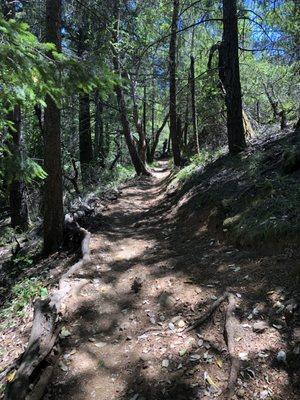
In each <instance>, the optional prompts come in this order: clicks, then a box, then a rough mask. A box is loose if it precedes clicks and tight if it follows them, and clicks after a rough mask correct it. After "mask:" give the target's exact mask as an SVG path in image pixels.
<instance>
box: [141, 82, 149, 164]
mask: <svg viewBox="0 0 300 400" xmlns="http://www.w3.org/2000/svg"><path fill="white" fill-rule="evenodd" d="M146 101H147V89H146V86H144V100H143V141H142V142H140V157H141V160H142V161H143V163H144V164H146V151H147V103H146Z"/></svg>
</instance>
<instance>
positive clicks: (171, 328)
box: [168, 322, 175, 331]
mask: <svg viewBox="0 0 300 400" xmlns="http://www.w3.org/2000/svg"><path fill="white" fill-rule="evenodd" d="M168 327H169V329H170V330H171V331H174V330H175V325H174V324H173V322H170V323H169V325H168Z"/></svg>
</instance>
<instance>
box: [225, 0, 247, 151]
mask: <svg viewBox="0 0 300 400" xmlns="http://www.w3.org/2000/svg"><path fill="white" fill-rule="evenodd" d="M223 29H224V30H223V41H222V44H221V47H222V51H224V70H223V74H224V80H223V83H224V87H225V103H226V108H227V135H228V146H229V151H230V153H232V154H236V153H239V152H240V151H242V150H243V149H244V148H245V147H246V141H245V132H244V125H243V112H242V110H243V108H242V94H241V82H240V68H239V54H238V19H237V10H236V0H223ZM220 50H221V49H220Z"/></svg>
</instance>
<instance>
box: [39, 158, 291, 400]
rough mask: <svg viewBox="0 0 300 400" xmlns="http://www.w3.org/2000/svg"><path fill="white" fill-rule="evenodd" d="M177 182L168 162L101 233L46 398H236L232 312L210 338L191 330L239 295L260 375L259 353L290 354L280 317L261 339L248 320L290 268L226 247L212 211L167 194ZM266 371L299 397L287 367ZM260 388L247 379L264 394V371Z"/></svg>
mask: <svg viewBox="0 0 300 400" xmlns="http://www.w3.org/2000/svg"><path fill="white" fill-rule="evenodd" d="M168 175H169V171H168V170H167V168H166V164H164V163H162V164H161V168H160V169H156V170H155V171H154V176H152V177H149V178H145V179H137V180H136V181H135V182H134V183H131V184H129V185H128V186H126V187H124V188H123V189H122V193H121V196H120V198H119V199H118V200H117V201H116V202H114V203H112V204H111V205H110V206H109V208H108V209H107V210H106V211H105V213H104V215H103V217H102V219H101V220H100V221H101V224H100V226H99V225H97V226H94V227H92V229H90V228H89V229H90V230H91V233H92V240H91V257H92V265H91V266H90V267H89V268H88V269H86V270H84V269H82V270H81V271H79V272H78V274H77V277H76V278H73V279H74V283H76V282H75V281H76V279H77V280H79V285H78V282H77V283H76V284H77V285H78V290H77V291H76V293H74V294H75V295H74V296H72V297H71V298H70V299H69V301H68V303H67V305H66V310H65V311H66V313H67V315H68V320H67V321H66V322H65V325H66V328H67V331H68V332H70V335H69V336H68V337H66V338H65V339H63V340H62V341H61V342H62V349H63V353H62V356H61V358H60V362H59V364H58V365H57V366H56V368H55V372H54V376H53V379H52V382H51V384H50V386H49V388H48V389H49V390H48V393H47V394H46V397H45V399H48V400H71V399H72V400H91V399H97V400H142V399H144V400H186V399H197V398H204V397H203V396H205V393H207V391H208V392H209V393H212V392H214V393H215V394H216V393H222V394H221V396H220V397H219V398H220V399H222V398H224V397H222V396H223V393H225V390H226V387H227V383H228V377H229V371H230V357H229V355H228V352H227V351H226V348H227V346H226V341H225V338H224V314H225V312H224V309H223V308H222V307H223V306H224V305H223V306H221V312H219V311H218V310H216V311H215V313H214V314H213V315H212V317H211V318H210V319H209V320H208V321H207V322H206V323H205V324H204V325H201V327H200V333H201V337H200V338H199V336H197V335H196V333H197V332H196V331H195V330H192V331H190V332H187V330H186V328H187V325H188V323H190V322H191V321H193V320H195V319H196V318H197V316H199V312H201V311H202V310H205V309H207V308H208V306H209V305H210V304H211V303H212V302H213V301H214V300H216V299H217V298H218V297H220V296H221V295H222V294H223V293H224V291H225V290H226V288H227V287H231V288H232V289H233V291H234V293H238V296H237V299H238V301H240V302H241V305H242V308H240V310H241V309H243V310H245V312H244V315H243V316H242V315H241V316H240V318H241V319H244V325H245V326H244V327H243V326H242V324H240V325H239V326H238V327H237V330H236V331H235V332H234V334H235V337H237V338H238V340H235V341H234V343H235V349H234V351H236V352H237V354H244V353H245V354H247V357H248V356H249V357H250V358H251V359H250V360H249V362H250V363H251V364H250V365H251V368H253V369H254V370H256V371H257V374H258V378H259V377H260V375H259V371H260V370H259V368H261V367H260V361H259V359H258V358H257V354H259V353H260V352H264V353H268V354H271V353H272V352H274V351H276V350H274V349H281V348H284V346H286V343H285V338H284V336H283V335H282V334H281V332H280V331H278V330H276V329H275V328H272V325H271V324H272V323H271V321H268V323H269V328H268V330H267V331H266V332H264V333H261V334H259V335H258V334H256V333H255V332H253V330H252V329H251V326H250V328H249V320H248V319H247V316H248V314H249V312H250V311H249V310H251V309H252V308H253V307H254V304H255V303H256V302H265V304H266V305H268V303H267V301H268V300H267V299H266V293H268V291H270V290H271V289H272V288H274V287H276V285H277V286H278V285H280V284H281V282H282V279H283V278H282V273H285V272H284V268H282V265H280V266H279V265H278V267H277V266H275V267H276V268H275V267H274V259H273V258H270V257H265V258H264V263H263V264H262V257H261V255H259V254H255V253H254V252H252V253H251V252H249V251H242V250H238V249H235V248H234V247H233V246H230V245H228V244H226V243H224V242H222V241H221V240H219V239H218V238H217V237H215V236H214V232H212V231H210V230H209V228H208V226H207V223H206V222H205V221H206V220H205V218H206V217H205V216H204V214H205V213H203V210H200V211H199V210H198V211H197V210H196V209H195V208H193V207H192V208H191V209H190V210H188V211H189V213H187V214H182V213H181V214H180V213H177V211H178V207H179V205H178V204H177V205H176V202H177V201H178V198H177V197H176V196H166V187H167V183H168V178H167V177H168ZM170 194H171V193H169V195H170ZM183 201H185V200H184V198H180V204H182V202H183ZM179 214H180V215H179ZM188 214H189V215H188ZM178 218H181V219H178ZM97 221H98V219H97ZM275 270H276V273H274V271H275ZM280 271H281V272H280ZM282 271H283V272H282ZM280 274H281V275H280ZM245 277H246V278H247V279H246V280H245ZM80 282H81V283H82V284H81V285H80ZM257 282H260V284H259V285H258V283H257ZM239 330H240V331H239ZM224 349H225V351H224ZM231 356H232V354H231ZM266 374H267V375H268V376H269V377H271V378H270V379H272V381H271V383H270V384H269V387H270V388H271V389H272V393H273V394H274V396H276V395H277V396H278V398H285V399H286V400H292V399H294V397H293V395H290V393H291V391H290V390H289V386H288V385H289V383H288V382H289V381H288V379H289V378H288V375H287V372H286V371H285V370H284V369H274V368H273V366H272V363H271V362H270V363H265V364H264V376H265V375H266ZM261 375H262V374H261ZM256 382H257V381H255V380H253V381H251V382H250V381H247V385H248V388H247V390H248V392H249V396H250V397H247V396H246V397H245V398H249V399H252V398H253V397H252V395H253V393H254V391H259V390H264V386H263V385H265V383H264V382H265V381H264V378H263V375H262V376H261V381H259V382H261V388H258V387H257V383H256ZM272 382H273V383H272ZM243 390H244V389H243ZM258 393H259V392H258ZM280 396H281V397H280ZM282 396H283V397H282Z"/></svg>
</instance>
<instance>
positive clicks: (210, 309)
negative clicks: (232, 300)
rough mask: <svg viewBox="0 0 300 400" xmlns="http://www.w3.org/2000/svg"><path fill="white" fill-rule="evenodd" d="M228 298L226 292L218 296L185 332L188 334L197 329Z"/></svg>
mask: <svg viewBox="0 0 300 400" xmlns="http://www.w3.org/2000/svg"><path fill="white" fill-rule="evenodd" d="M227 298H228V292H225V293H224V294H223V295H222V296H220V297H219V298H218V299H217V300H216V301H215V302H213V303H212V304H211V305H210V306H209V307H208V309H207V310H206V311H204V313H203V314H202V315H201V316H200V317H199V318H198V319H197V320H196V321H195V322H194V323H193V325H191V326H189V327H187V328H186V329H185V332H190V331H192V330H193V329H195V328H198V326H200V325H201V324H203V323H204V322H205V321H206V320H207V319H208V318H209V317H210V316H211V314H212V313H213V312H214V311H215V310H216V309H217V308H218V307H219V306H220V305H221V304H222V303H223V301H225V300H226V299H227Z"/></svg>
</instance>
